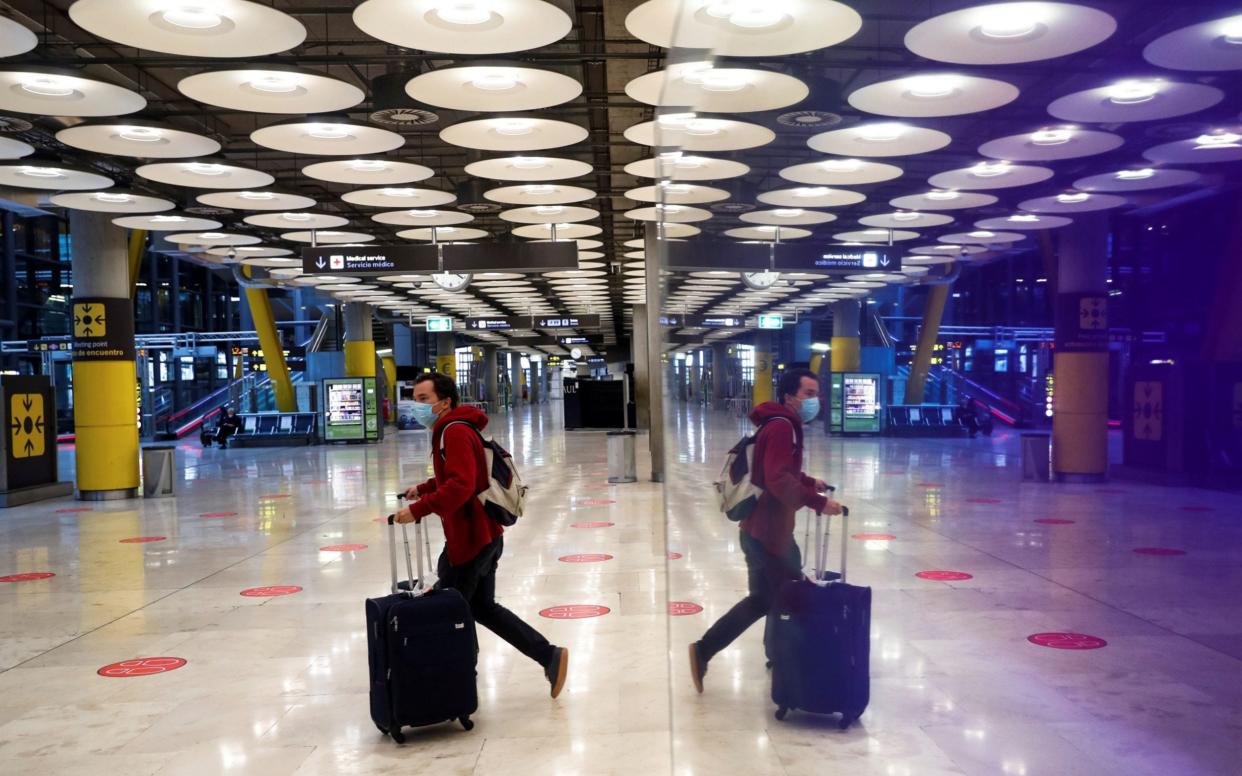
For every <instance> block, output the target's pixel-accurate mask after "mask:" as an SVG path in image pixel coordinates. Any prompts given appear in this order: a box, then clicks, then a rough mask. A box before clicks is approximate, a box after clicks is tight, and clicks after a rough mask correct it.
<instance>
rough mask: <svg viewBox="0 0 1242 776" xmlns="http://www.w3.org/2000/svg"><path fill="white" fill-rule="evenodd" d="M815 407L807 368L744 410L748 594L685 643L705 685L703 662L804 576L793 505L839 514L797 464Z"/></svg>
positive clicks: (815, 389)
mask: <svg viewBox="0 0 1242 776" xmlns="http://www.w3.org/2000/svg"><path fill="white" fill-rule="evenodd" d="M818 415H819V380H818V379H816V377H815V374H814V373H813V372H811V371H810V370H809V369H791V370H789V371H787V372H785V373H784V374H783V375H781V379H780V382H779V384H778V385H777V397H776V399H775V400H774V401H769V402H764V403H763V404H760V405H759V406H758V407H755V409H754V410H753V411H752V412H751V414H750V421H751V423H754V424H755V426H757V427H758V428H759V431H758V432H757V434H756V439H755V449H754V471H753V472H752V473H751V482H753V483H754V484H755V485H756V486H757V487H759V488H761V489H762V491H763V492H762V494H761V495H760V496H759V501H758V503H757V504H756V505H755V509H754V511H752V512H751V513H750V515H749V516H748V517H747V518H746V519H744V520H743V521H742V523H741V546H742V553H743V555H744V556H745V558H746V572H747V585H748V588H749V594H748V595H747V596H746V597H745V598H743V599H742V600H741V601H738V602H737V603H736V604H735V605H734V606H733V608H732V609H730V610H729V611H728V612H726V613H725V615H724V616H723V617H721V618H720V619H719V620H717V621H716V622H715V624H713V625H712V626H711V627H710V628H708V629H707V632H706V633H704V634H703V638H701V639H700V640H698V641H696V642H694V643H693V644H691V645H690V676H691V678H692V679H693V680H694V688H695V689H696V690H698V691H699V692H703V677H704V676H705V675H706V674H707V663H708V661H710V660H711V659H712V657H714V656H715V655H716V653H717V652H719V651H721V650H722V649H724V648H725V647H727V646H729V644H731V643H733V641H734V639H736V638H737V637H738V636H741V635H742V634H743V633H744V632H745V631H746V629H747V628H749V627H750V626H751V625H754V624H755V623H756V622H757V621H759V620H760V619H762V618H763V617H764V616H765V615H766V614H767V613H768V609H769V608H770V607H771V606H772V601H773V600H774V599H775V598H776V593H777V591H778V590H779V589H780V587H781V586H782V585H783V584H785V583H786V582H787V581H789V580H792V579H799V578H801V577H802V555H801V553H800V552H799V550H798V545H797V543H796V542H795V541H794V516H795V514H796V513H797V511H798V510H799V509H802V508H803V507H811V508H812V509H814V510H815V511H816V512H826V513H828V514H830V515H839V514H841V505H840V504H838V503H836V502H835V501H833V500H831V499H829V498H828V497H826V496H824V495H823V494H824V493H825V492H826V491H827V490H828V485H827V483H825V482H824V481H823V480H817V479H814V478H812V477H809V476H807V475H806V474H804V473H803V471H802V431H803V425H804V424H806V423H810V422H811V421H813V420H814V419H815V418H816V417H817V416H818Z"/></svg>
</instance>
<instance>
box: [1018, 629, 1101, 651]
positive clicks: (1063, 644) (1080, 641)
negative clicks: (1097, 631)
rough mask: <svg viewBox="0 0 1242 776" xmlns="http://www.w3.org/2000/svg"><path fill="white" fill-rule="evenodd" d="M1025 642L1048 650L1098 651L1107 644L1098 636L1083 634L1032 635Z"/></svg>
mask: <svg viewBox="0 0 1242 776" xmlns="http://www.w3.org/2000/svg"><path fill="white" fill-rule="evenodd" d="M1026 640H1027V641H1029V642H1031V643H1032V644H1035V645H1038V646H1041V647H1048V648H1050V649H1099V648H1100V647H1107V646H1108V642H1107V641H1105V640H1104V639H1102V638H1100V637H1099V636H1088V635H1087V634H1085V633H1059V632H1058V633H1033V634H1031V635H1030V636H1027V637H1026Z"/></svg>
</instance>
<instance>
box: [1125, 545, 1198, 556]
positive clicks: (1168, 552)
mask: <svg viewBox="0 0 1242 776" xmlns="http://www.w3.org/2000/svg"><path fill="white" fill-rule="evenodd" d="M1134 551H1135V552H1137V553H1138V554H1139V555H1162V556H1166V557H1167V556H1172V555H1185V554H1186V551H1185V550H1178V549H1174V548H1172V547H1135V548H1134Z"/></svg>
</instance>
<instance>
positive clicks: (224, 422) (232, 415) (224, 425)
mask: <svg viewBox="0 0 1242 776" xmlns="http://www.w3.org/2000/svg"><path fill="white" fill-rule="evenodd" d="M241 424H242V419H241V418H239V417H237V410H235V409H233V408H232V407H229V408H228V409H227V410H225V412H224V415H223V416H222V417H221V418H220V425H219V426H217V427H216V439H215V441H217V442H219V443H220V447H228V440H229V437H231V436H233V435H234V434H236V433H237V430H238V429H239V428H241Z"/></svg>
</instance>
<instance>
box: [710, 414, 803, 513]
mask: <svg viewBox="0 0 1242 776" xmlns="http://www.w3.org/2000/svg"><path fill="white" fill-rule="evenodd" d="M773 420H783V421H785V422H786V423H789V419H788V418H782V417H780V416H777V417H774V418H769V419H768V420H766V421H764V423H763V425H762V426H760V427H759V428H758V429H757V430H756V431H755V433H753V434H749V435H747V436H744V437H742V438H741V440H739V441H738V443H737V444H736V445H734V446H733V448H732V449H731V450H729V454H728V455H727V456H725V465H724V468H723V469H721V470H720V479H718V480H716V482H714V483H712V484H713V485H715V487H716V499H717V501H718V502H719V503H720V511H721V512H724V514H725V517H727V518H729V519H730V520H732V521H734V522H741V521H742V520H745V519H746V518H747V517H749V516H750V513H751V512H753V511H755V506H756V505H758V503H759V496H761V495H763V488H761V487H759V486H758V485H756V484H755V483H754V482H752V481H751V477H752V476H753V474H754V471H755V442H756V440H758V438H759V432H761V431H763V429H764V428H766V427H767V425H768V423H770V422H772V421H773ZM790 425H792V424H790Z"/></svg>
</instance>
